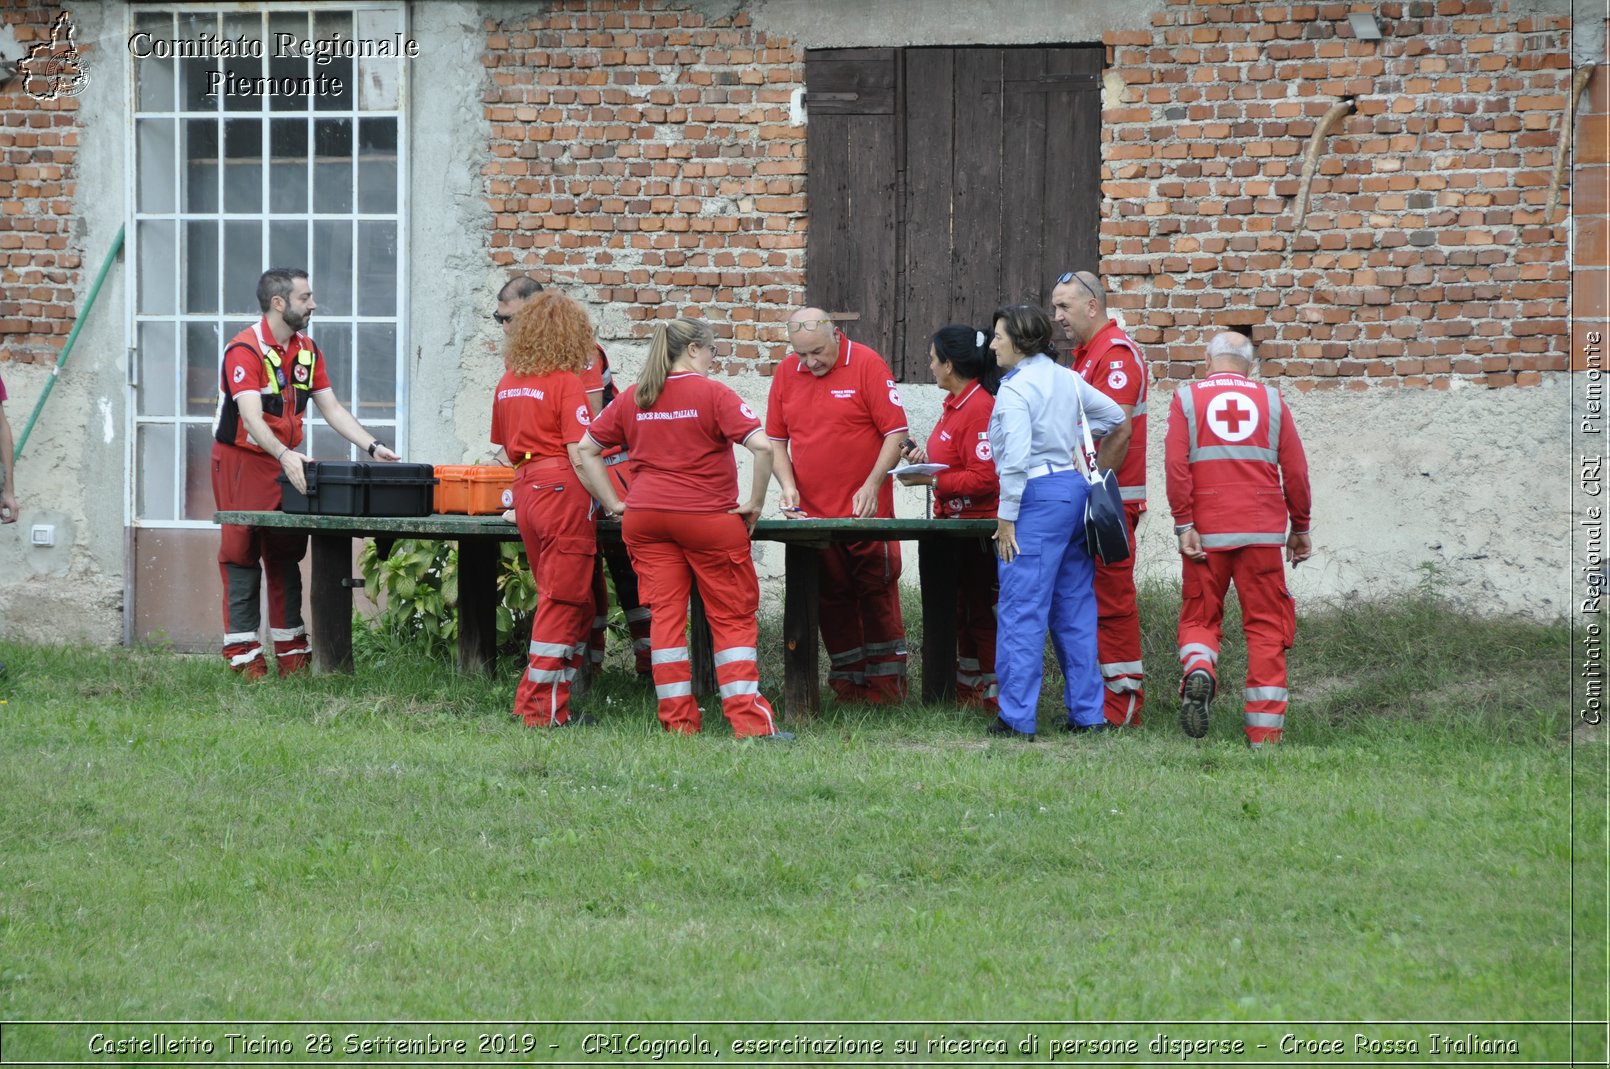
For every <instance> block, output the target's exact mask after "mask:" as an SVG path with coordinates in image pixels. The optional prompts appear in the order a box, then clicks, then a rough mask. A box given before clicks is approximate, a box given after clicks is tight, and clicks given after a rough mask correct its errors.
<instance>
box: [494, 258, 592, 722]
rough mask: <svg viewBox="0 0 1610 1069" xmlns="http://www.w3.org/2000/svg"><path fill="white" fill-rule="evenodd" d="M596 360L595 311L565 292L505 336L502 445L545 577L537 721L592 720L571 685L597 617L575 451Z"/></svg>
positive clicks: (531, 553) (533, 670) (541, 301)
mask: <svg viewBox="0 0 1610 1069" xmlns="http://www.w3.org/2000/svg"><path fill="white" fill-rule="evenodd" d="M592 357H593V328H592V323H591V322H589V321H588V319H587V313H586V311H585V310H584V309H583V308H582V307H581V305H579V304H577V303H576V302H575V301H573V300H571V299H570V298H569V297H566V296H565V295H564V294H562V293H558V292H555V291H553V290H547V291H544V292H542V293H539V294H537V295H536V296H535V297H533V298H532V299H531V301H530V302H528V303H527V304H526V305H525V306H524V307H522V308H521V309H520V310H519V311H518V312H516V313H515V314H514V319H513V320H512V321H511V322H510V323H509V327H508V330H507V332H506V333H505V335H504V344H503V363H504V367H505V369H506V370H505V372H504V375H503V378H502V380H501V381H499V383H498V388H497V393H496V395H495V396H494V398H493V401H492V443H493V444H494V445H498V446H501V447H502V449H501V451H500V452H501V453H502V454H503V455H504V457H505V458H506V462H507V463H508V464H510V465H512V466H513V467H514V468H516V469H517V470H516V472H515V476H514V515H515V524H516V525H517V526H518V527H519V528H520V537H521V539H522V540H523V541H524V542H525V549H526V558H527V560H528V561H529V562H530V565H531V571H532V574H533V576H534V577H535V578H536V581H537V612H536V616H535V618H534V619H533V620H532V621H531V660H530V665H529V667H528V668H527V670H526V673H525V675H524V676H523V677H522V678H521V680H520V687H519V690H518V691H517V692H516V694H515V698H514V715H515V716H517V717H519V718H520V719H521V720H522V721H523V722H524V723H525V724H527V725H528V726H531V727H560V726H562V725H564V724H570V723H585V722H586V721H585V720H581V719H578V718H577V717H575V716H573V715H572V713H571V709H570V684H571V682H572V681H573V680H574V679H575V677H576V672H577V671H578V669H579V668H580V667H581V659H582V657H583V656H584V655H585V653H586V648H587V634H588V630H589V628H590V627H591V624H592V616H593V594H592V574H593V556H594V554H595V552H596V549H597V539H596V534H595V529H594V526H593V520H592V516H591V506H592V498H590V497H589V496H588V494H587V491H586V490H584V489H583V488H582V485H581V483H580V482H579V481H578V480H577V479H576V474H575V471H574V469H573V468H572V466H571V464H572V457H573V456H574V454H575V449H576V443H578V442H580V441H581V439H582V435H584V434H585V433H586V431H587V424H588V422H589V417H588V409H587V394H586V391H585V390H584V389H583V387H582V383H581V378H580V376H579V374H578V373H579V372H580V371H581V370H582V369H584V368H585V367H586V366H587V364H588V362H589V361H590V360H591V359H592Z"/></svg>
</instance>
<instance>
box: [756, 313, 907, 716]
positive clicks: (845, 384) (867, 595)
mask: <svg viewBox="0 0 1610 1069" xmlns="http://www.w3.org/2000/svg"><path fill="white" fill-rule="evenodd" d="M788 339H789V342H790V343H791V344H792V351H791V352H790V353H789V354H788V355H787V356H785V357H784V358H783V361H782V363H781V365H779V366H778V368H777V371H776V374H775V375H774V376H773V377H772V383H771V396H770V398H769V399H768V402H767V408H766V434H767V436H768V437H769V438H771V448H772V465H773V466H772V470H773V471H774V472H775V474H776V476H777V483H778V485H779V486H780V487H781V488H782V507H783V513H784V515H786V516H788V517H790V518H803V517H810V518H818V519H820V518H824V517H843V516H856V517H863V518H865V517H872V516H882V517H893V516H894V491H893V488H892V487H891V486H890V485H889V480H888V479H887V478H885V476H887V475H888V473H889V469H890V468H893V467H894V465H895V462H896V461H897V460H899V458H900V444H901V442H902V441H904V440H905V436H906V410H905V407H904V406H903V405H902V404H901V401H900V391H899V389H898V388H897V387H896V386H895V382H894V374H893V372H891V371H890V370H889V365H888V364H887V363H885V362H884V360H883V357H881V356H879V355H878V354H877V353H876V352H874V351H873V350H872V349H870V348H868V347H867V346H865V345H861V344H859V343H857V342H852V341H851V340H850V339H848V338H846V337H845V336H844V335H843V334H842V333H841V332H840V331H839V330H837V329H836V328H835V327H834V326H833V323H832V321H831V320H829V319H828V315H827V313H826V312H824V311H822V310H821V309H820V308H804V309H801V310H800V311H798V312H795V313H794V314H793V315H792V316H791V317H790V318H789V320H788ZM821 552H822V581H821V587H820V617H819V618H820V624H821V630H822V644H823V645H824V646H826V647H827V653H828V657H829V660H830V661H831V667H830V668H829V671H828V676H827V680H828V685H829V686H831V687H832V688H833V693H834V694H836V695H837V696H838V698H839V700H840V701H867V702H872V703H875V704H892V703H896V702H900V701H904V700H905V696H906V633H905V624H904V622H903V621H902V620H901V618H900V544H899V543H898V542H836V543H834V544H832V545H831V546H829V547H828V548H827V549H824V550H822V551H821Z"/></svg>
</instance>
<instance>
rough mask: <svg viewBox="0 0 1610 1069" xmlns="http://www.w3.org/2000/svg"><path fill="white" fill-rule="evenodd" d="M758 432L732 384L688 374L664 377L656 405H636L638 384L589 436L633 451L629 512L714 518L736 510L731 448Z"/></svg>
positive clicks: (751, 413) (735, 470)
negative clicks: (700, 514) (710, 515)
mask: <svg viewBox="0 0 1610 1069" xmlns="http://www.w3.org/2000/svg"><path fill="white" fill-rule="evenodd" d="M759 431H760V420H759V419H758V418H757V417H756V416H755V413H754V410H753V409H751V408H750V407H749V406H748V405H747V404H745V403H744V401H743V399H742V398H741V397H739V396H738V395H737V394H736V393H734V392H733V391H732V389H731V388H730V387H728V386H726V385H723V384H722V383H719V382H716V381H715V380H714V379H708V378H705V377H704V376H703V375H700V374H698V373H696V372H692V371H686V372H680V373H678V374H675V375H671V376H669V377H668V378H666V380H665V388H664V389H663V390H661V391H660V396H659V397H657V398H655V399H654V405H653V407H652V408H648V409H640V408H638V407H637V387H636V386H631V387H628V388H627V389H626V391H625V392H624V393H622V394H620V395H619V396H618V397H616V398H615V400H614V401H612V402H610V405H609V407H608V408H606V409H604V410H603V411H602V412H600V413H599V414H598V418H597V419H596V420H594V421H593V425H592V426H591V427H589V428H588V429H587V435H588V437H590V438H592V440H593V441H595V442H597V443H598V444H599V446H600V447H602V448H604V449H610V448H613V447H615V446H625V447H626V451H627V453H629V454H631V457H632V484H631V486H630V487H628V488H627V490H626V507H627V508H630V509H653V510H658V511H661V512H703V513H708V512H730V511H731V510H733V509H735V508H737V507H738V464H737V462H736V461H735V460H734V459H733V456H732V447H733V445H734V444H736V443H740V442H743V441H745V440H746V439H748V438H749V436H750V435H752V434H756V433H758V432H759Z"/></svg>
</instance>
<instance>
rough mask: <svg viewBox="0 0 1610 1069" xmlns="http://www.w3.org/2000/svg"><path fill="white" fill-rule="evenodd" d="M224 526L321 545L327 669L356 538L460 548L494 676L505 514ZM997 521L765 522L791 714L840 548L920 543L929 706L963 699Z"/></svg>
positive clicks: (815, 706) (814, 688)
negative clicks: (971, 600) (773, 549)
mask: <svg viewBox="0 0 1610 1069" xmlns="http://www.w3.org/2000/svg"><path fill="white" fill-rule="evenodd" d="M213 519H214V521H215V522H217V523H238V524H246V525H248V526H252V527H280V528H287V529H291V530H298V531H306V532H307V533H308V535H309V536H310V539H309V540H310V542H311V543H312V548H313V581H312V588H311V590H310V592H309V600H310V603H311V605H312V610H313V611H312V619H311V620H309V621H308V622H309V625H310V629H311V631H312V638H313V666H314V668H315V670H316V671H320V672H350V671H352V588H353V587H354V586H357V585H359V582H358V581H357V580H354V579H353V578H352V575H351V571H352V539H354V538H373V539H375V540H376V541H377V542H378V543H379V547H378V548H379V549H380V551H381V555H382V556H385V555H386V554H387V553H388V552H389V551H390V543H392V542H395V541H396V540H398V539H402V538H424V539H433V540H442V539H453V540H455V541H457V542H458V663H459V667H460V668H462V669H463V670H465V671H483V672H489V671H491V669H492V664H493V661H494V659H495V656H496V647H497V619H496V610H497V604H498V595H497V562H498V549H497V543H499V542H511V541H519V539H520V532H519V531H518V530H517V529H516V528H515V526H514V524H512V523H507V522H505V521H504V520H503V519H502V517H500V516H443V515H436V516H406V517H404V516H397V517H391V516H319V515H307V514H300V513H287V512H239V511H235V512H219V513H218V514H217V515H216V516H214V517H213ZM598 531H599V538H600V539H601V540H603V541H605V542H608V541H610V540H617V541H618V540H619V538H620V526H619V525H618V524H615V523H601V524H600V525H599V528H598ZM994 532H995V521H994V520H907V519H894V520H881V519H877V520H850V519H832V520H761V521H760V522H759V523H758V524H757V525H756V526H755V533H754V539H755V541H757V542H781V543H783V544H784V547H785V549H784V559H783V568H784V593H783V693H782V695H781V698H782V702H783V706H784V708H785V709H786V710H787V711H788V712H789V713H791V714H796V715H800V714H803V715H809V714H812V713H815V712H816V711H818V710H819V709H820V708H821V677H820V666H819V659H818V647H817V603H816V599H817V588H818V584H819V583H820V580H821V554H820V550H821V549H822V548H824V547H826V546H827V545H829V544H831V543H833V542H861V541H868V540H871V541H902V542H905V541H912V542H916V543H917V564H918V571H919V574H920V577H921V583H922V620H923V629H922V684H921V691H920V693H921V696H922V700H923V701H925V702H941V701H950V700H954V698H955V696H956V611H955V606H956V560H957V548H958V546H959V545H960V544H961V542H962V540H965V539H968V538H988V537H989V536H990V535H992V534H993V533H994ZM700 609H701V606H698V605H695V613H694V615H695V625H696V626H695V627H694V629H693V632H694V633H693V653H694V659H695V663H696V667H695V671H694V684H695V689H696V690H698V692H699V693H701V694H705V693H709V692H711V691H713V690H714V689H715V669H714V668H713V667H712V666H711V665H710V662H709V651H710V646H709V633H708V629H707V628H705V627H703V626H699V625H702V623H703V619H702V617H703V614H702V611H700Z"/></svg>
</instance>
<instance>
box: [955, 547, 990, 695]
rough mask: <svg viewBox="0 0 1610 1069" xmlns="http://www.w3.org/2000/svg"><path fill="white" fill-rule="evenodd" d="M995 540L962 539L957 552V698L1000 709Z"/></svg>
mask: <svg viewBox="0 0 1610 1069" xmlns="http://www.w3.org/2000/svg"><path fill="white" fill-rule="evenodd" d="M999 574H1000V573H999V571H998V570H997V565H996V559H995V544H994V543H993V542H991V541H990V540H989V539H987V538H978V539H973V540H970V541H964V542H962V543H961V547H960V549H958V550H957V553H956V699H957V701H959V702H960V703H961V704H962V705H966V706H979V707H981V708H984V709H986V710H988V711H990V712H999V711H1000V703H999V702H997V701H996V693H997V692H998V691H999V689H1000V688H999V687H998V686H997V684H996V681H995V599H996V596H997V595H998V594H999V592H1000V585H1001V584H1000V579H999Z"/></svg>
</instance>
